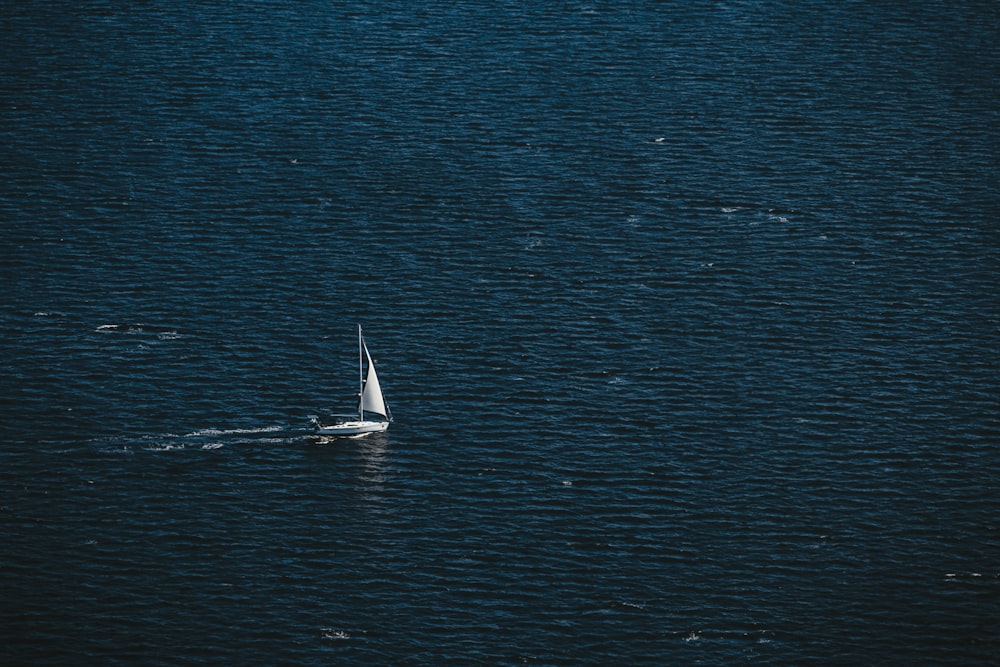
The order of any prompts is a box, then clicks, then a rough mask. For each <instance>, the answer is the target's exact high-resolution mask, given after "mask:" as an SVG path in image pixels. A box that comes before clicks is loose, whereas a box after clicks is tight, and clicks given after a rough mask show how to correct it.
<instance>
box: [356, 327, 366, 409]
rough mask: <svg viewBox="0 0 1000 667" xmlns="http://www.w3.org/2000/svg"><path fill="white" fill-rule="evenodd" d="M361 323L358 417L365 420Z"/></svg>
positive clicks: (359, 328) (359, 337) (359, 329)
mask: <svg viewBox="0 0 1000 667" xmlns="http://www.w3.org/2000/svg"><path fill="white" fill-rule="evenodd" d="M361 348H362V342H361V325H360V324H359V325H358V417H360V419H361V421H364V420H365V376H364V372H363V369H362V366H363V365H364V362H363V360H362V359H361Z"/></svg>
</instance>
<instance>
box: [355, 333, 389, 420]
mask: <svg viewBox="0 0 1000 667" xmlns="http://www.w3.org/2000/svg"><path fill="white" fill-rule="evenodd" d="M361 345H362V347H363V348H364V350H365V359H366V360H367V361H368V374H367V376H366V377H365V386H364V389H362V390H361V405H360V408H359V409H360V411H361V414H362V418H363V417H364V413H366V412H374V413H375V414H378V415H382V416H383V417H388V416H389V410H388V408H387V407H386V405H385V398H384V397H383V396H382V387H381V386H380V385H379V383H378V375H376V374H375V364H374V363H372V357H371V354H369V353H368V346H367V345H365V344H364V343H362V344H361Z"/></svg>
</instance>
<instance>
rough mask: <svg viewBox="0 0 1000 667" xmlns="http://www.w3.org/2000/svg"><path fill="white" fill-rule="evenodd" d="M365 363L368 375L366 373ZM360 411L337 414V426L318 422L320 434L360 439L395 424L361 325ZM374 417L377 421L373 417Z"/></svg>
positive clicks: (359, 344) (359, 338)
mask: <svg viewBox="0 0 1000 667" xmlns="http://www.w3.org/2000/svg"><path fill="white" fill-rule="evenodd" d="M365 362H367V364H368V372H367V374H366V373H365ZM358 383H359V385H360V389H359V393H358V396H359V400H358V412H357V414H351V415H334V416H335V417H338V418H339V419H338V420H337V422H336V423H334V424H329V425H325V424H322V423H319V422H318V421H317V422H316V434H317V435H321V436H327V437H342V436H360V435H367V434H369V433H382V432H383V431H385V430H386V429H387V428H389V424H390V423H391V422H392V412H391V411H390V410H389V405H388V404H387V403H386V402H385V396H383V395H382V387H381V385H379V382H378V375H376V374H375V364H374V363H373V362H372V356H371V354H369V353H368V346H367V345H365V339H364V336H363V335H362V333H361V325H360V324H359V325H358ZM372 417H374V418H372Z"/></svg>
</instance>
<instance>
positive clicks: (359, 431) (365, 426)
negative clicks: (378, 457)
mask: <svg viewBox="0 0 1000 667" xmlns="http://www.w3.org/2000/svg"><path fill="white" fill-rule="evenodd" d="M387 428H389V422H387V421H369V420H367V419H366V420H364V421H349V422H341V423H339V424H330V425H329V426H320V427H319V428H318V429H316V435H321V436H326V437H337V438H340V437H348V436H352V435H368V434H369V433H383V432H384V431H385V430H386V429H387Z"/></svg>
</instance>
